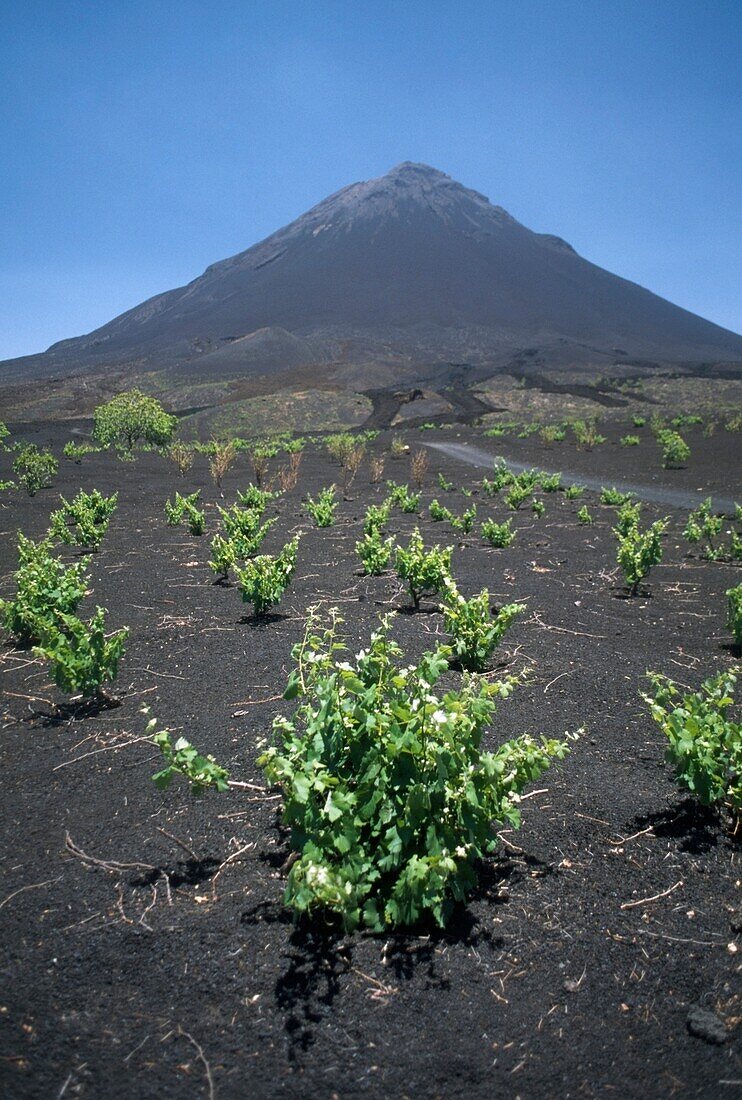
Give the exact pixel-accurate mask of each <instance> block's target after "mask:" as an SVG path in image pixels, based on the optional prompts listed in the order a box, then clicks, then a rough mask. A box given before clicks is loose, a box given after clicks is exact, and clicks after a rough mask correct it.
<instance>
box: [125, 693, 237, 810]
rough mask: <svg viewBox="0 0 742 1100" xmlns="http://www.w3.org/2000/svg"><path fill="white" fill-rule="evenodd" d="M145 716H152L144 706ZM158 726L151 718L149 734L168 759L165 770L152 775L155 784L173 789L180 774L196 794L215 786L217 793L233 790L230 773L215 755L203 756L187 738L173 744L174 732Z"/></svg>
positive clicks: (161, 788)
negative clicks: (159, 728) (175, 779)
mask: <svg viewBox="0 0 742 1100" xmlns="http://www.w3.org/2000/svg"><path fill="white" fill-rule="evenodd" d="M142 713H143V714H145V715H146V714H149V709H148V708H147V707H142ZM157 725H158V722H157V719H156V718H150V720H149V721H148V723H147V728H146V733H147V734H151V735H152V740H153V742H154V743H155V745H157V747H158V749H159V750H160V752H161V753H162V755H163V757H164V759H165V767H164V768H162V770H161V771H159V772H155V774H154V775H153V776H152V782H153V783H154V784H155V786H156V787H158V788H159V790H161V791H164V790H165V788H166V787H169V786H170V784H171V782H172V781H173V779H174V778H175V777H176V775H182V776H183V778H184V779H186V780H187V781H188V782H189V783H190V785H191V789H192V791H193V793H194V794H196V795H198V794H201V793H202V792H203V791H205V790H206V788H207V787H214V788H215V789H216V790H217V791H226V790H228V789H229V772H228V771H227V769H226V768H223V767H221V765H220V764H217V762H216V760H215V759H214V757H213V756H211V755H208V754H207V755H206V756H203V755H202V754H201V753H200V752H199V751H198V749H196V748H195V747H194V746H193V745H192V744H191V743H190V741H187V740H186V738H185V737H179V738H178V739H177V740H176V741H173V739H172V735H171V733H170V731H169V730H166V729H163V730H158V729H157Z"/></svg>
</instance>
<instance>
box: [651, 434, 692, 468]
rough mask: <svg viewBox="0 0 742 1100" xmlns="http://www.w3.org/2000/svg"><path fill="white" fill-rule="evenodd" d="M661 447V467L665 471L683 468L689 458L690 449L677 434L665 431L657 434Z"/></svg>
mask: <svg viewBox="0 0 742 1100" xmlns="http://www.w3.org/2000/svg"><path fill="white" fill-rule="evenodd" d="M657 442H658V443H659V445H660V446H661V447H662V465H663V467H664V468H665V469H666V470H670V469H673V468H675V467H677V466H683V465H684V464H685V463H686V462H687V461H688V459H689V458H690V447H689V446H688V444H687V443H686V442H685V440H684V439H683V437H682V435H680V433H679V432H674V431H670V430H669V429H665V430H664V431H661V432H659V433H658V434H657Z"/></svg>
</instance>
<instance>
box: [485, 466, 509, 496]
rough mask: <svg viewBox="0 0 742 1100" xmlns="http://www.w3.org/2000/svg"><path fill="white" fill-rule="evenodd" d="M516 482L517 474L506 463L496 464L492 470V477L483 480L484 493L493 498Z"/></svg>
mask: <svg viewBox="0 0 742 1100" xmlns="http://www.w3.org/2000/svg"><path fill="white" fill-rule="evenodd" d="M514 482H515V474H514V473H513V471H512V470H511V469H510V468H509V467H508V466H507V465H506V464H505V463H504V462H502V461H500V462H496V463H495V465H494V468H493V470H492V477H491V478H488V477H485V478H482V492H484V493H486V494H487V496H490V497H492V496H495V495H496V494H497V493H499V492H500V490H501V489H505V488H507V486H509V485H512V484H513V483H514Z"/></svg>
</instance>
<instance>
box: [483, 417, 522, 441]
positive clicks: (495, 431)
mask: <svg viewBox="0 0 742 1100" xmlns="http://www.w3.org/2000/svg"><path fill="white" fill-rule="evenodd" d="M517 427H518V425H517V423H516V421H515V420H501V421H499V422H498V423H496V424H493V425H492V427H491V428H488V429H487V431H486V432H485V433H484V434H485V435H486V436H488V437H489V438H490V439H500V438H501V437H502V436H504V435H509V434H510V433H511V432H514V431H515V430H516V428H517Z"/></svg>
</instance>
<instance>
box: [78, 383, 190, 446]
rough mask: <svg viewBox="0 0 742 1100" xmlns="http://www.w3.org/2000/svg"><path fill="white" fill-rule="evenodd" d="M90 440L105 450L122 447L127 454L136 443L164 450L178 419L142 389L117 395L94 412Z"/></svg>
mask: <svg viewBox="0 0 742 1100" xmlns="http://www.w3.org/2000/svg"><path fill="white" fill-rule="evenodd" d="M93 420H94V427H93V438H94V439H96V440H97V441H98V443H102V444H103V446H104V447H110V446H114V447H121V448H123V449H124V451H125V452H127V453H128V454H130V453H131V452H132V450H133V449H134V447H135V446H137V444H146V445H147V446H150V447H164V446H166V445H167V444H168V443H169V442H170V440H171V439H172V437H173V433H174V431H175V426H176V424H177V419H176V417H174V416H170V415H169V414H168V413H166V412H165V410H164V409H163V407H162V405H161V404H160V402H159V401H157V400H156V398H154V397H148V396H147V395H146V394H144V393H142V392H141V390H130V391H128V392H126V393H120V394H118V396H117V397H114V398H113V399H112V400H111V401H108V402H106V404H104V405H99V406H98V408H97V409H96V410H95V412H94V413H93Z"/></svg>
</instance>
